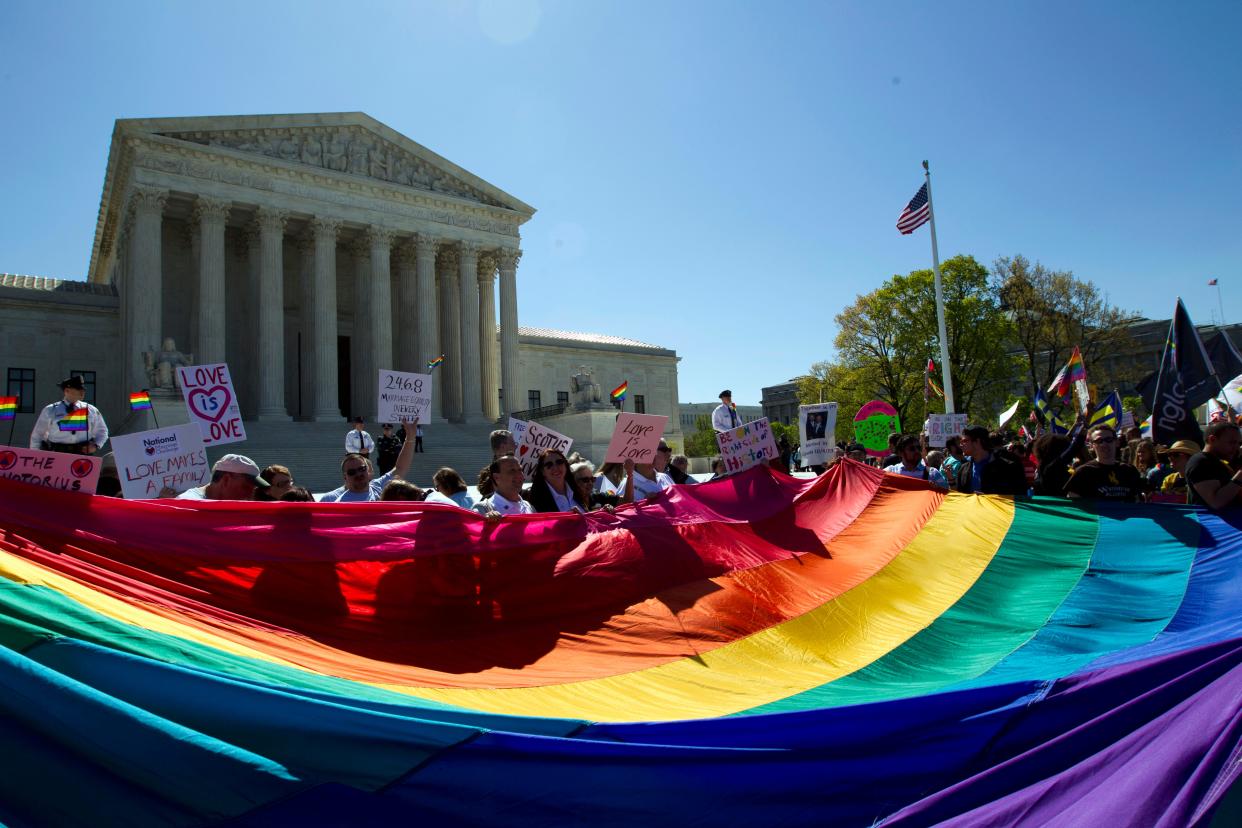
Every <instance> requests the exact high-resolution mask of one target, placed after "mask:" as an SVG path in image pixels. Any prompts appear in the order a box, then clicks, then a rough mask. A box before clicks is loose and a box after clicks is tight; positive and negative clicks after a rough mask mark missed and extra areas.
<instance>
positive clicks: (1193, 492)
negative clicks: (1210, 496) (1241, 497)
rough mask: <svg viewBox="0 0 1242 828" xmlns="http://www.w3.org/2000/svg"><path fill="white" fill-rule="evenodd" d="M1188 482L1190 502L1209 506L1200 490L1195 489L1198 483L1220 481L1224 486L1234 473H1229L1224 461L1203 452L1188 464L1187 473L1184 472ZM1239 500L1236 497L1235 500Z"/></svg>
mask: <svg viewBox="0 0 1242 828" xmlns="http://www.w3.org/2000/svg"><path fill="white" fill-rule="evenodd" d="M1183 476H1184V477H1185V478H1186V482H1187V483H1189V484H1190V485H1189V486H1188V487H1187V489H1188V490H1189V492H1190V502H1191V504H1192V505H1195V506H1207V505H1208V502H1207V501H1206V500H1204V499H1203V498H1202V497H1200V496H1199V490H1198V489H1196V488H1195V484H1196V483H1204V482H1206V481H1208V480H1219V481H1220V483H1221V485H1222V486H1223V485H1224V484H1225V483H1228V482H1229V479H1230V478H1232V477H1233V472H1231V471H1229V467H1228V466H1226V465H1225V463H1224V461H1223V460H1220V459H1219V458H1216V457H1213V456H1212V455H1210V454H1208V453H1207V452H1206V451H1201V452H1199V453H1198V454H1196V455H1195V456H1194V457H1192V458H1190V460H1189V461H1187V463H1186V471H1185V472H1183ZM1234 499H1235V500H1236V499H1237V498H1236V497H1235V498H1234Z"/></svg>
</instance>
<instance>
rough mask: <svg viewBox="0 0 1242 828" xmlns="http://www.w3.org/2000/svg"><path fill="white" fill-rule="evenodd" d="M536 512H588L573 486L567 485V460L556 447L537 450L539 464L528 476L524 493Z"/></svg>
mask: <svg viewBox="0 0 1242 828" xmlns="http://www.w3.org/2000/svg"><path fill="white" fill-rule="evenodd" d="M526 499H527V500H529V501H530V505H531V506H534V507H535V511H536V512H588V511H590V509H588V508H587V506H586V504H585V503H583V501H582V500H581V498H580V497H579V495H578V493H577V492H576V491H575V490H574V487H573V486H570V485H569V461H568V460H566V459H565V455H564V454H562V453H561V452H559V451H557V450H556V449H544V450H543V451H541V452H539V464H538V465H537V466H535V473H534V474H532V475H531V477H530V492H529V493H528V494H527V495H526Z"/></svg>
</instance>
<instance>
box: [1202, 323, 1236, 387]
mask: <svg viewBox="0 0 1242 828" xmlns="http://www.w3.org/2000/svg"><path fill="white" fill-rule="evenodd" d="M1207 352H1208V356H1209V357H1211V359H1212V365H1213V366H1214V367H1215V368H1216V378H1217V379H1218V380H1220V381H1221V382H1229V380H1231V379H1233V378H1234V377H1236V376H1237V375H1238V374H1242V354H1239V353H1238V349H1237V348H1235V347H1233V342H1231V341H1230V339H1229V337H1228V336H1226V335H1225V332H1224V331H1217V332H1216V336H1214V337H1212V341H1211V342H1209V343H1208V344H1207Z"/></svg>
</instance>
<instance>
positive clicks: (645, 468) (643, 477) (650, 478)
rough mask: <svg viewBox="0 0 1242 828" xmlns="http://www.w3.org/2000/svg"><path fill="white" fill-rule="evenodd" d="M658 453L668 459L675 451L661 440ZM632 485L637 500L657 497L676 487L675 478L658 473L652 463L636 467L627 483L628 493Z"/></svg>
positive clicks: (657, 449)
mask: <svg viewBox="0 0 1242 828" xmlns="http://www.w3.org/2000/svg"><path fill="white" fill-rule="evenodd" d="M656 453H657V455H658V454H661V453H663V454H664V455H665V456H666V457H667V456H671V455H672V453H673V450H672V449H671V448H669V445H668V443H666V442H664V441H663V440H661V441H660V445H659V446H657V447H656ZM631 484H632V485H633V486H634V497H635V498H639V497H642V498H651V497H655V496H656V495H658V494H659V493H660V492H662V491H664V490H665V489H670V488H672V487H673V486H674V485H675V484H674V483H673V478H671V477H669V476H668V475H667V474H665V473H664V472H662V471H656V468H655V466H654V465H652V464H651V463H638V464H636V465H635V466H634V471H633V473H632V474H630V475H629V476H628V479H627V480H626V482H625V485H626V489H627V491H628V489H629V486H630V485H631Z"/></svg>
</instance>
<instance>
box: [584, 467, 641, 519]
mask: <svg viewBox="0 0 1242 828" xmlns="http://www.w3.org/2000/svg"><path fill="white" fill-rule="evenodd" d="M617 465H618V466H622V465H623V464H621V463H618V464H617ZM623 467H624V469H625V476H626V484H625V486H624V487H623V491H624V494H623V495H622V494H611V493H609V492H597V491H595V469H593V468H592V467H591V464H590V463H588V462H586V461H585V460H584V461H583V462H581V463H574V464H573V465H572V466H570V468H569V479H570V482H572V483H573V487H574V493H575V494H576V495H577V496H578V502H579V503H585V504H586V505H587V507H588V511H592V512H593V511H595V510H596V509H607V510H608V511H610V512H611V511H612V510H613V509H615V508H616V507H617V506H620V505H621V504H622V503H633V502H634V461H633V460H626V461H625V463H624V465H623Z"/></svg>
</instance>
